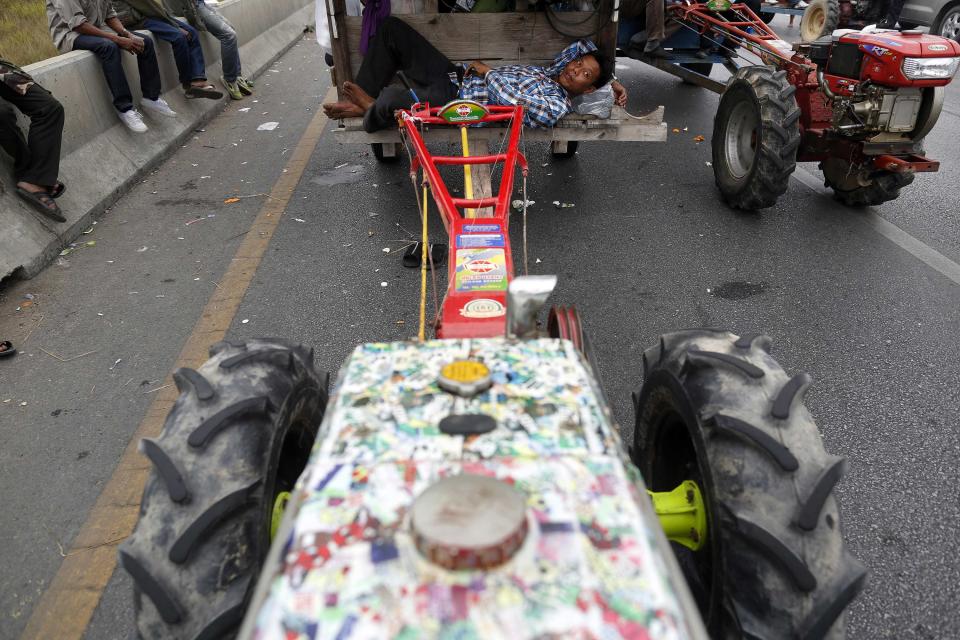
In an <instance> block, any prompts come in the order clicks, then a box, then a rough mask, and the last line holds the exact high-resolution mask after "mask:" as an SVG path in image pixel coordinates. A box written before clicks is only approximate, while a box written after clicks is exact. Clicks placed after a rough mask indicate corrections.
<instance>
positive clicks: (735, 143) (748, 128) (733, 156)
mask: <svg viewBox="0 0 960 640" xmlns="http://www.w3.org/2000/svg"><path fill="white" fill-rule="evenodd" d="M759 128H760V122H759V118H757V114H756V112H755V111H754V109H753V105H752V104H750V103H749V102H740V103H739V104H737V106H735V107H734V108H733V113H731V114H730V119H729V121H728V124H727V130H726V136H725V139H724V145H723V147H724V155H725V156H726V160H727V166H728V167H729V168H730V173H731V174H732V175H733V177H734V178H736V179H737V180H742V179H743V178H745V177H747V175H749V173H750V170H751V169H752V168H753V163H754V160H755V158H756V155H757V139H758V132H759Z"/></svg>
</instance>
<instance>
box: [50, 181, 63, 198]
mask: <svg viewBox="0 0 960 640" xmlns="http://www.w3.org/2000/svg"><path fill="white" fill-rule="evenodd" d="M66 190H67V185H65V184H63V183H62V182H58V183H57V184H55V185H53V188H52V189H50V191H49V192H48V193H49V194H50V197H51V198H53V199H54V200H56V199H57V198H59V197H60V196H62V195H63V192H64V191H66Z"/></svg>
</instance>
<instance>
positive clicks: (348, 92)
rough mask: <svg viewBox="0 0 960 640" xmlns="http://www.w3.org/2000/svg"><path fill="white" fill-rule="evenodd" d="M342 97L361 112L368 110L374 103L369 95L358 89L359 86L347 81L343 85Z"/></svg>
mask: <svg viewBox="0 0 960 640" xmlns="http://www.w3.org/2000/svg"><path fill="white" fill-rule="evenodd" d="M343 95H345V96H347V100H349V101H350V102H352V103H353V104H355V105H357V106H358V107H360V108H361V109H363V110H367V109H369V108H370V107H372V106H373V103H374V102H376V100H374V99H373V98H372V97H371V96H370V94H369V93H367V92H366V91H364V90H363V89H361V88H360V85H358V84H355V83H353V82H349V81H348V82H344V83H343Z"/></svg>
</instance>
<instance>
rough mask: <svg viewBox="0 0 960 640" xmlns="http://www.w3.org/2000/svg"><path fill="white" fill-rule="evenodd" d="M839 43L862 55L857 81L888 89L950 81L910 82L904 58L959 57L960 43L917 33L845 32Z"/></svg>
mask: <svg viewBox="0 0 960 640" xmlns="http://www.w3.org/2000/svg"><path fill="white" fill-rule="evenodd" d="M840 42H842V43H849V44H856V45H857V46H858V48H859V49H860V51H862V52H863V53H864V62H863V66H862V67H861V74H860V80H871V81H873V82H875V83H877V84H881V85H884V86H888V87H939V86H943V85H946V84H949V83H950V80H951V79H952V78H938V79H934V80H911V79H910V78H908V77H906V76H905V75H904V73H903V60H904V58H951V57H956V56H960V43H957V42H954V41H953V40H948V39H946V38H941V37H940V36H932V35H929V34H925V33H919V32H907V33H898V32H893V31H890V32H880V33H862V32H853V33H846V34H844V35H843V36H841V37H840Z"/></svg>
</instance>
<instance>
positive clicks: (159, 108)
mask: <svg viewBox="0 0 960 640" xmlns="http://www.w3.org/2000/svg"><path fill="white" fill-rule="evenodd" d="M140 106H141V107H143V108H144V110H146V111H149V112H150V113H155V114H157V115H159V116H166V117H167V118H176V117H177V112H176V111H174V110H173V109H171V108H170V105H169V104H167V101H166V100H164V99H163V98H157V99H156V100H147V99H146V98H144V99H143V100H141V101H140Z"/></svg>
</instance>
